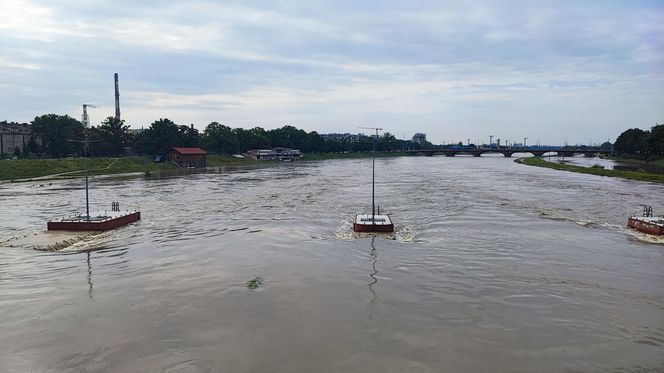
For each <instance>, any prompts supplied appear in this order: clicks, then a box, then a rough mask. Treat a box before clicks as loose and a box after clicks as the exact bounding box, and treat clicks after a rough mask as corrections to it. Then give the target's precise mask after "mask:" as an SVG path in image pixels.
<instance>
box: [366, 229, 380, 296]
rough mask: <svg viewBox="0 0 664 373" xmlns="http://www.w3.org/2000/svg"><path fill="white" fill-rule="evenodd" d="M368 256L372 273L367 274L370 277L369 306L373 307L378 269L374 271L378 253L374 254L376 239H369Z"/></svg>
mask: <svg viewBox="0 0 664 373" xmlns="http://www.w3.org/2000/svg"><path fill="white" fill-rule="evenodd" d="M369 256H370V257H371V269H372V272H371V273H370V274H369V277H371V282H369V284H368V286H369V291H370V292H371V305H372V306H373V304H374V302H375V301H376V291H375V290H374V285H376V284H377V283H378V277H376V276H377V275H378V269H376V262H377V261H378V253H377V252H376V237H371V251H369Z"/></svg>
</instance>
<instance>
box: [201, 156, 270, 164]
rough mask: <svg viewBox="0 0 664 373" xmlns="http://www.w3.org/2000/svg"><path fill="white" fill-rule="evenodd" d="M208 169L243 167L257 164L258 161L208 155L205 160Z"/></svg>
mask: <svg viewBox="0 0 664 373" xmlns="http://www.w3.org/2000/svg"><path fill="white" fill-rule="evenodd" d="M206 163H207V166H208V167H222V166H243V165H253V164H257V163H258V161H256V160H255V159H251V158H236V157H233V156H231V155H216V154H208V156H207V160H206Z"/></svg>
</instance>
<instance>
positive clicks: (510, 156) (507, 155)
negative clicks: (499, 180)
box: [503, 151, 512, 158]
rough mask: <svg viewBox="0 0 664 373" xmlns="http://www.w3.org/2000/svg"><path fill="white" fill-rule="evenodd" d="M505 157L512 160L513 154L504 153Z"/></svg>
mask: <svg viewBox="0 0 664 373" xmlns="http://www.w3.org/2000/svg"><path fill="white" fill-rule="evenodd" d="M503 155H504V156H505V158H512V152H510V151H504V152H503Z"/></svg>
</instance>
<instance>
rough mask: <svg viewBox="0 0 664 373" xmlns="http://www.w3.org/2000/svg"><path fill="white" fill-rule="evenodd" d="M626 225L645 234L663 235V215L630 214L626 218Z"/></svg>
mask: <svg viewBox="0 0 664 373" xmlns="http://www.w3.org/2000/svg"><path fill="white" fill-rule="evenodd" d="M627 226H628V227H630V228H634V229H636V230H637V231H639V232H643V233H647V234H654V235H656V236H661V235H664V217H656V216H632V217H630V218H629V219H628V220H627Z"/></svg>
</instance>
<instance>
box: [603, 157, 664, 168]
mask: <svg viewBox="0 0 664 373" xmlns="http://www.w3.org/2000/svg"><path fill="white" fill-rule="evenodd" d="M607 158H608V159H611V160H614V161H616V162H623V163H632V164H647V165H655V166H658V167H664V159H657V160H654V161H645V160H643V159H634V158H622V157H607Z"/></svg>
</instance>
